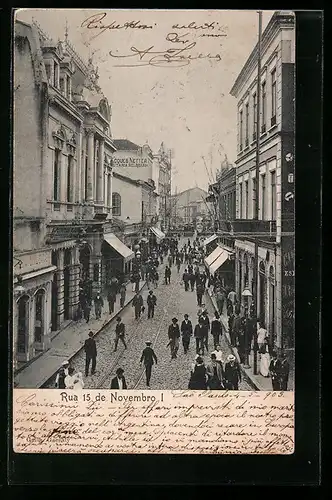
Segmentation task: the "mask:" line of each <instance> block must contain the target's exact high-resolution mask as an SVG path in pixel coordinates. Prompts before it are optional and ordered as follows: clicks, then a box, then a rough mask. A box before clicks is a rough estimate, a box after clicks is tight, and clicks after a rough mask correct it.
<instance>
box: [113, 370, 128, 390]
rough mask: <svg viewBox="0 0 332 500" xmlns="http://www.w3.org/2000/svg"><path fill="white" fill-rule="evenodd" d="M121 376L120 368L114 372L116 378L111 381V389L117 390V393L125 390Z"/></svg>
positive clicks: (125, 385)
mask: <svg viewBox="0 0 332 500" xmlns="http://www.w3.org/2000/svg"><path fill="white" fill-rule="evenodd" d="M123 374H124V370H123V369H122V368H118V369H117V370H116V377H114V378H112V380H111V389H119V391H122V390H124V389H127V382H126V379H125V378H124V375H123Z"/></svg>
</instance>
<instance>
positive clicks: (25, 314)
mask: <svg viewBox="0 0 332 500" xmlns="http://www.w3.org/2000/svg"><path fill="white" fill-rule="evenodd" d="M17 308H18V325H17V326H18V331H17V352H18V353H20V354H24V353H25V352H26V351H27V347H28V340H29V297H28V295H24V296H23V297H21V298H20V300H19V301H18V303H17Z"/></svg>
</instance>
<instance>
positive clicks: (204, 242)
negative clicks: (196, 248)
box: [203, 234, 218, 247]
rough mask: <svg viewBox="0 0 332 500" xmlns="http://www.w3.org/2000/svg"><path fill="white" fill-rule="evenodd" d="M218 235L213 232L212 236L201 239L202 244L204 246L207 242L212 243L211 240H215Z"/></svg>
mask: <svg viewBox="0 0 332 500" xmlns="http://www.w3.org/2000/svg"><path fill="white" fill-rule="evenodd" d="M217 238H218V236H217V235H216V234H213V235H212V236H209V237H208V238H206V240H204V241H203V246H204V247H206V245H208V244H209V243H212V241H214V240H216V239H217Z"/></svg>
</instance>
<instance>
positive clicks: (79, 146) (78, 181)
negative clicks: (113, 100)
mask: <svg viewBox="0 0 332 500" xmlns="http://www.w3.org/2000/svg"><path fill="white" fill-rule="evenodd" d="M82 133H83V128H82V125H80V128H79V132H78V144H77V151H76V164H75V166H76V169H75V177H74V178H75V184H76V185H75V194H74V196H75V197H74V201H77V202H78V203H81V201H82V174H81V170H82V161H83V158H82V144H83V138H82Z"/></svg>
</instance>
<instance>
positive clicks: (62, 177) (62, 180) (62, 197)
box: [59, 150, 68, 203]
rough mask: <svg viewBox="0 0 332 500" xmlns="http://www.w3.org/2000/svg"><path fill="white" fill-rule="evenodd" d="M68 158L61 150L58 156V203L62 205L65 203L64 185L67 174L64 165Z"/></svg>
mask: <svg viewBox="0 0 332 500" xmlns="http://www.w3.org/2000/svg"><path fill="white" fill-rule="evenodd" d="M67 160H68V157H67V156H65V155H64V154H63V150H61V151H60V154H59V163H60V202H61V203H63V202H64V201H66V184H67V172H66V163H67Z"/></svg>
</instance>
